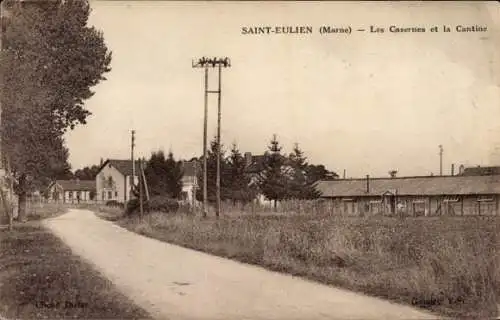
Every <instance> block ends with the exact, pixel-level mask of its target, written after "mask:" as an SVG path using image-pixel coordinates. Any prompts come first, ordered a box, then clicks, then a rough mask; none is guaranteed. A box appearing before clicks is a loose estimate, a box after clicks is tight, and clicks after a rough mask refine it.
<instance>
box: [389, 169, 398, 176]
mask: <svg viewBox="0 0 500 320" xmlns="http://www.w3.org/2000/svg"><path fill="white" fill-rule="evenodd" d="M397 174H398V170H389V176H390V177H391V178H396V175H397Z"/></svg>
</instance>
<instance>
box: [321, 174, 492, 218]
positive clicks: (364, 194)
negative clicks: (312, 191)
mask: <svg viewBox="0 0 500 320" xmlns="http://www.w3.org/2000/svg"><path fill="white" fill-rule="evenodd" d="M464 172H466V171H464ZM316 188H317V190H318V191H319V192H320V193H321V198H323V199H324V200H325V206H326V207H327V208H328V210H330V212H332V213H334V214H344V215H394V214H403V215H408V216H435V215H460V216H461V215H499V214H500V213H499V201H500V175H457V176H428V177H400V178H369V177H367V178H365V179H340V180H332V181H319V182H318V183H317V184H316Z"/></svg>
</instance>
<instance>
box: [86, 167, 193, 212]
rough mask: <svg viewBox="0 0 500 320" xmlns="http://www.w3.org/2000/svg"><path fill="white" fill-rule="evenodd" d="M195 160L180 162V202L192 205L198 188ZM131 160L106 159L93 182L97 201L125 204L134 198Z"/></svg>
mask: <svg viewBox="0 0 500 320" xmlns="http://www.w3.org/2000/svg"><path fill="white" fill-rule="evenodd" d="M135 166H136V168H135V176H134V181H135V184H136V185H137V184H138V183H139V174H140V171H139V164H138V161H136V163H135ZM144 166H146V164H144ZM198 167H199V164H198V163H197V161H196V160H191V161H184V162H182V169H183V171H184V176H183V177H182V192H181V197H182V200H184V201H187V202H189V203H191V204H194V201H195V195H196V193H195V192H196V188H197V186H198V179H197V172H198V171H197V170H198ZM132 175H133V172H132V160H116V159H108V160H106V161H104V162H103V164H102V165H101V168H100V169H99V171H98V173H97V176H96V180H95V182H94V184H95V186H96V190H97V199H98V201H102V202H107V201H116V202H119V203H125V202H127V201H129V200H130V199H133V198H134V197H135V196H134V195H133V193H132Z"/></svg>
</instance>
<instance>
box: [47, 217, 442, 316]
mask: <svg viewBox="0 0 500 320" xmlns="http://www.w3.org/2000/svg"><path fill="white" fill-rule="evenodd" d="M44 224H45V225H46V226H47V227H48V228H49V229H50V230H52V231H53V232H54V233H55V234H56V235H57V236H59V237H60V238H61V239H62V240H63V241H64V242H66V243H67V244H68V245H69V246H70V247H71V248H72V249H73V250H74V253H76V254H77V255H80V256H81V257H83V258H84V259H86V260H88V261H90V262H92V263H93V264H94V265H95V266H96V268H97V269H98V270H100V271H101V272H102V273H103V274H104V275H105V276H106V277H108V278H109V279H110V280H111V281H112V282H113V283H115V284H116V286H117V287H118V289H119V290H121V291H122V292H123V293H124V294H126V295H127V296H129V297H130V298H131V299H133V300H134V301H135V302H136V303H137V304H138V305H140V306H141V307H143V308H145V309H146V310H148V311H149V312H151V314H152V315H153V316H155V317H157V318H158V319H290V320H292V319H305V320H307V319H311V320H312V319H343V320H344V319H435V318H436V316H435V315H431V314H428V313H425V312H423V311H419V310H415V309H413V308H410V307H407V306H401V305H397V304H393V303H390V302H387V301H384V300H380V299H376V298H372V297H367V296H363V295H359V294H356V293H352V292H349V291H345V290H340V289H335V288H332V287H328V286H323V285H319V284H316V283H312V282H309V281H306V280H302V279H299V278H295V277H292V276H288V275H283V274H279V273H275V272H270V271H267V270H264V269H262V268H259V267H254V266H249V265H245V264H241V263H238V262H234V261H231V260H227V259H222V258H218V257H214V256H211V255H208V254H204V253H200V252H197V251H193V250H188V249H184V248H181V247H178V246H174V245H171V244H168V243H163V242H160V241H157V240H154V239H149V238H146V237H142V236H139V235H137V234H134V233H132V232H129V231H127V230H124V229H122V228H120V227H118V226H116V225H115V224H113V223H111V222H108V221H104V220H101V219H99V218H97V217H96V216H95V215H94V214H93V213H92V212H90V211H86V210H71V211H70V212H69V213H67V214H65V215H62V216H60V217H57V218H53V219H50V220H46V221H45V222H44Z"/></svg>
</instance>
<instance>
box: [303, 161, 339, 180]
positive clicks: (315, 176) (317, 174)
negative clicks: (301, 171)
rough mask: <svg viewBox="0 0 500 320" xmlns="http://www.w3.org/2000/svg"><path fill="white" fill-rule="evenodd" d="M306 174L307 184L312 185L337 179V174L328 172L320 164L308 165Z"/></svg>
mask: <svg viewBox="0 0 500 320" xmlns="http://www.w3.org/2000/svg"><path fill="white" fill-rule="evenodd" d="M306 172H307V179H308V181H309V183H314V182H316V181H320V180H333V179H335V178H338V174H336V173H335V172H332V171H328V170H327V169H326V168H325V166H324V165H322V164H319V165H314V164H310V165H308V166H307V168H306Z"/></svg>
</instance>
